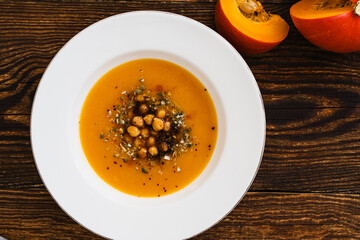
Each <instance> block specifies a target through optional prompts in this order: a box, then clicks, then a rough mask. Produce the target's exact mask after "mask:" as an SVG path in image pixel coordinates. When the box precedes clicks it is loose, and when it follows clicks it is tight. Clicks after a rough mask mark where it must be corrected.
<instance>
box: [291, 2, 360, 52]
mask: <svg viewBox="0 0 360 240" xmlns="http://www.w3.org/2000/svg"><path fill="white" fill-rule="evenodd" d="M359 3H360V2H357V3H355V2H354V1H353V0H302V1H300V2H298V3H295V4H294V5H293V6H292V7H291V8H290V15H291V18H292V20H293V22H294V25H295V27H296V28H297V29H298V30H299V32H300V33H301V34H302V35H303V36H304V37H305V38H306V39H307V40H309V41H310V42H311V43H313V44H314V45H316V46H318V47H320V48H323V49H325V50H328V51H333V52H339V53H347V52H355V51H360V16H359V15H360V5H359Z"/></svg>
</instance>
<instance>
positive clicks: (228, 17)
mask: <svg viewBox="0 0 360 240" xmlns="http://www.w3.org/2000/svg"><path fill="white" fill-rule="evenodd" d="M215 23H216V29H217V31H218V32H219V33H220V34H221V35H222V36H223V37H224V38H225V39H227V40H228V41H229V42H230V43H231V44H232V45H233V46H234V47H235V48H236V49H237V50H238V51H239V52H241V53H248V54H254V53H263V52H267V51H269V50H271V49H272V48H274V47H275V46H276V45H278V44H280V43H281V42H282V41H283V40H284V39H285V38H286V36H287V34H288V32H289V25H288V24H287V23H286V22H285V21H284V20H283V19H282V18H281V17H280V16H279V15H275V14H270V13H267V12H266V11H265V10H264V8H263V6H262V5H261V3H260V2H259V1H256V0H218V1H217V3H216V8H215Z"/></svg>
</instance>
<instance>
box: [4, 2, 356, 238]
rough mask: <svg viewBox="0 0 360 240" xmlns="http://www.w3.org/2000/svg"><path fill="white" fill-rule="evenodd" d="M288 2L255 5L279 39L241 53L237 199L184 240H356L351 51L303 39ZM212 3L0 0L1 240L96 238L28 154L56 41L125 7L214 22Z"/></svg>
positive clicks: (62, 41) (59, 44) (353, 58)
mask: <svg viewBox="0 0 360 240" xmlns="http://www.w3.org/2000/svg"><path fill="white" fill-rule="evenodd" d="M263 2H265V1H263ZM291 2H294V1H281V0H278V1H276V0H273V1H270V0H268V1H267V3H265V4H264V5H265V7H266V8H267V9H270V10H271V12H272V13H278V14H281V16H283V17H284V18H285V20H286V21H287V22H288V23H289V24H290V25H291V28H290V32H289V35H288V37H287V39H286V40H285V41H284V42H283V43H282V44H281V45H280V46H278V47H277V48H275V49H274V50H272V51H270V52H268V53H265V54H260V55H244V56H243V57H244V58H245V60H246V62H247V63H248V65H249V66H250V68H251V70H252V71H253V73H254V75H255V78H256V79H257V82H258V84H259V86H260V89H261V92H262V94H263V99H264V103H265V108H266V117H267V139H266V148H265V153H264V157H263V161H262V164H261V168H260V170H259V172H258V175H257V177H256V179H255V181H254V183H253V185H252V187H251V188H250V190H249V192H248V193H247V195H246V196H245V198H244V199H243V200H242V201H241V203H240V204H239V205H238V206H237V207H236V208H235V209H234V210H233V211H232V212H231V213H230V214H229V215H228V216H227V217H226V218H225V219H224V220H222V221H221V222H220V223H218V224H217V225H215V226H214V227H212V228H211V229H209V230H208V231H206V232H204V233H202V234H200V235H199V236H197V237H195V238H194V239H360V53H359V52H358V53H351V54H337V53H331V52H326V51H323V50H321V49H319V48H317V47H315V46H313V45H311V44H310V43H309V42H307V41H306V40H305V39H304V38H303V37H302V36H301V35H300V34H299V32H298V31H297V30H296V28H295V27H294V26H293V24H292V21H291V19H290V16H289V8H290V6H291ZM214 6H215V0H182V1H181V0H179V1H155V0H154V1H141V0H135V1H130V0H129V1H82V2H73V1H63V2H61V1H55V0H53V1H50V0H49V1H46V2H35V1H34V2H30V1H16V2H12V3H8V2H7V1H2V0H0V236H3V237H5V238H7V239H100V237H97V236H95V235H94V234H93V233H91V232H89V231H88V230H86V229H84V228H83V227H81V226H80V225H78V224H77V223H76V222H74V221H73V220H72V219H71V218H70V217H69V216H67V215H66V214H65V213H64V212H63V211H62V210H61V209H60V208H59V206H58V205H57V204H56V203H55V201H54V200H53V199H52V198H51V196H50V195H49V193H48V191H47V190H46V188H45V187H44V184H43V183H42V181H41V179H40V177H39V174H38V172H37V170H36V167H35V163H34V158H33V155H32V152H31V145H30V131H29V126H30V112H31V104H32V100H33V97H34V93H35V90H36V88H37V85H38V83H39V81H40V79H41V76H42V74H43V72H44V70H45V69H46V67H47V65H48V64H49V62H50V60H51V59H52V58H53V57H54V55H55V54H56V53H57V52H58V51H59V49H60V48H61V47H62V46H63V45H64V44H65V43H66V42H67V41H68V40H69V39H70V38H71V37H73V36H74V35H75V34H76V33H78V32H79V31H80V30H82V29H83V28H85V27H87V26H88V25H90V24H92V23H94V22H96V21H98V20H100V19H103V18H105V17H108V16H111V15H114V14H118V13H122V12H126V11H133V10H144V9H148V10H164V11H170V12H174V13H178V14H182V15H185V16H188V17H191V18H193V19H195V20H198V21H200V22H202V23H204V24H205V25H207V26H209V27H210V28H213V29H215V24H214Z"/></svg>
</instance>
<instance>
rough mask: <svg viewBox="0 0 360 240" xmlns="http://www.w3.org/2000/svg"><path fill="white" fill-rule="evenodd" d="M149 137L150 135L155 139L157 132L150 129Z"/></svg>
mask: <svg viewBox="0 0 360 240" xmlns="http://www.w3.org/2000/svg"><path fill="white" fill-rule="evenodd" d="M150 135H151V136H155V137H156V136H157V135H159V132H157V131H155V130H153V129H151V130H150Z"/></svg>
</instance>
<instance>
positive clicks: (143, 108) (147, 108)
mask: <svg viewBox="0 0 360 240" xmlns="http://www.w3.org/2000/svg"><path fill="white" fill-rule="evenodd" d="M139 111H140V112H141V113H142V114H144V113H147V112H148V111H149V107H148V105H146V104H145V103H143V104H141V105H140V108H139Z"/></svg>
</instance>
